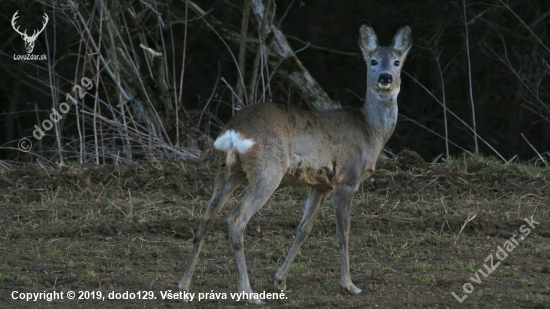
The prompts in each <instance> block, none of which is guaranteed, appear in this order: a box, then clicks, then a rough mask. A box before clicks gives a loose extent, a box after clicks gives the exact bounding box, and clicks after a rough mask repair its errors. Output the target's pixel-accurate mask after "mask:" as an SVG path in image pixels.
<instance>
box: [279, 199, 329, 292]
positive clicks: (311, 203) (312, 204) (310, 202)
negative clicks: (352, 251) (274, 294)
mask: <svg viewBox="0 0 550 309" xmlns="http://www.w3.org/2000/svg"><path fill="white" fill-rule="evenodd" d="M331 192H332V190H330V189H328V190H321V189H316V188H312V189H311V190H310V191H309V196H308V198H307V201H306V205H305V209H304V215H303V217H302V222H301V223H300V225H299V226H298V230H297V231H296V239H294V243H293V244H292V247H291V248H290V251H289V252H288V255H287V257H286V260H285V262H284V263H283V265H282V266H281V268H279V271H277V274H275V277H273V285H274V286H275V287H276V288H277V290H279V289H280V290H286V278H287V276H288V272H289V270H290V265H292V262H293V261H294V258H295V257H296V255H297V254H298V251H300V247H301V246H302V244H303V243H304V241H305V240H306V238H307V236H308V235H309V233H310V232H311V229H312V227H313V224H314V223H315V220H316V218H317V213H318V212H319V208H320V206H321V205H322V204H323V203H324V202H325V200H326V199H327V197H328V196H329V195H330V193H331Z"/></svg>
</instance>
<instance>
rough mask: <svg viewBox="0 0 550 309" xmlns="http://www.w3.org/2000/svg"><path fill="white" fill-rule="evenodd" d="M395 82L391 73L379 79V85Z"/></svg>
mask: <svg viewBox="0 0 550 309" xmlns="http://www.w3.org/2000/svg"><path fill="white" fill-rule="evenodd" d="M392 81H393V76H392V75H391V74H390V73H382V74H380V76H379V77H378V83H380V84H391V82H392Z"/></svg>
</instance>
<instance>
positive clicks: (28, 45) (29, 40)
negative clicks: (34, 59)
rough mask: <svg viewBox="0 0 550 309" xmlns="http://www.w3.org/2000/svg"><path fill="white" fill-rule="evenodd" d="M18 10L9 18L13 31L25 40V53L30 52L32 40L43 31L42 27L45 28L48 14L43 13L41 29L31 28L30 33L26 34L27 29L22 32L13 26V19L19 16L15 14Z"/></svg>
mask: <svg viewBox="0 0 550 309" xmlns="http://www.w3.org/2000/svg"><path fill="white" fill-rule="evenodd" d="M18 12H19V11H16V12H15V14H13V17H12V19H11V26H12V27H13V30H15V32H17V33H19V34H20V35H21V37H22V38H23V40H24V41H25V49H26V50H27V53H28V54H30V53H32V50H33V49H34V41H36V38H37V37H38V35H39V34H40V33H42V31H44V28H46V25H47V24H48V20H49V18H48V14H46V13H44V21H43V22H42V29H40V30H39V31H38V32H36V30H33V32H32V35H31V36H28V35H27V29H25V31H24V32H21V31H19V27H17V28H15V20H16V19H18V18H19V16H17V13H18Z"/></svg>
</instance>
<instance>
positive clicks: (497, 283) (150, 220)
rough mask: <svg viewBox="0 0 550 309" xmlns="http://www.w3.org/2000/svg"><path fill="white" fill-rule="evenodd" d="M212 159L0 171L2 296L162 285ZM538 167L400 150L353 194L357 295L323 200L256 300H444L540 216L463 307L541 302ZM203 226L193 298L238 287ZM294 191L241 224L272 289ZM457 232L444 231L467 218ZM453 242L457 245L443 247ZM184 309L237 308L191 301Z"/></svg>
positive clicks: (299, 193) (542, 231)
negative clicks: (274, 296)
mask: <svg viewBox="0 0 550 309" xmlns="http://www.w3.org/2000/svg"><path fill="white" fill-rule="evenodd" d="M214 171H215V165H214V163H213V162H212V160H205V161H203V162H200V163H187V162H158V163H155V164H142V165H108V166H95V165H71V166H66V167H62V168H61V169H59V170H54V169H48V168H41V167H36V166H32V167H25V168H21V169H18V170H16V171H13V172H2V173H0V207H1V209H2V212H1V213H0V252H2V253H1V255H2V256H1V258H0V260H1V261H2V262H1V263H0V286H1V287H2V290H4V291H8V292H9V291H12V290H18V291H25V292H37V291H38V292H40V291H44V290H47V291H49V290H58V291H69V290H100V291H103V293H104V294H105V295H106V293H108V292H110V291H117V292H124V291H133V292H136V291H140V290H153V291H155V293H156V295H157V297H159V298H160V294H159V291H166V290H169V289H171V290H175V289H176V283H177V282H178V281H179V279H180V277H181V276H182V275H183V270H184V267H185V264H186V261H187V254H188V253H189V252H190V250H191V246H192V244H191V241H190V240H191V239H192V237H193V233H194V230H195V229H196V228H197V226H198V223H199V220H200V218H201V216H202V213H203V212H204V209H205V207H206V205H207V203H208V200H209V198H210V195H211V191H212V184H213V179H214V174H213V173H214ZM548 175H549V174H548V169H547V168H546V169H545V168H539V167H535V166H529V165H520V164H515V163H514V164H509V165H502V164H499V163H497V162H495V161H493V160H490V159H486V158H479V157H466V158H456V159H452V160H450V161H449V162H448V163H446V164H441V165H435V166H427V165H426V164H425V163H424V162H423V161H421V160H419V158H418V157H417V156H416V155H415V154H414V153H411V152H402V153H401V154H400V155H399V156H398V157H396V158H394V159H388V160H386V161H384V162H381V163H380V164H379V169H378V171H377V172H376V173H375V175H374V176H373V177H372V179H370V180H369V181H366V182H365V183H364V184H363V185H362V186H361V188H360V189H359V191H358V192H357V194H356V196H355V200H354V207H353V210H352V236H351V238H350V258H351V261H352V268H351V272H352V276H353V278H354V281H355V282H356V284H357V285H358V286H360V287H362V288H366V292H367V296H366V297H353V296H348V295H344V294H342V293H341V292H340V290H339V267H340V266H339V255H338V251H337V250H338V243H337V240H336V238H335V236H334V232H335V228H336V225H335V218H334V214H333V211H332V205H331V203H330V201H328V202H327V203H326V204H325V205H323V206H322V210H321V213H320V216H319V221H318V222H317V223H316V225H315V227H314V230H313V231H312V233H311V235H310V237H309V239H308V240H307V242H306V243H305V244H304V246H303V248H302V251H301V253H300V254H299V255H298V257H297V258H296V262H295V264H294V265H293V266H292V269H291V272H290V276H289V279H288V284H287V287H288V289H289V291H288V292H287V293H286V294H287V296H288V299H287V300H275V301H270V302H269V303H268V305H267V306H266V308H303V307H311V308H331V307H336V306H338V307H346V308H365V307H366V306H367V307H368V306H372V307H373V306H375V305H378V306H379V307H383V308H394V307H395V308H398V307H399V308H402V307H403V306H405V305H404V304H406V306H409V307H424V308H446V307H451V308H454V307H457V306H458V302H457V301H456V300H455V299H454V298H453V297H452V296H451V294H450V292H453V291H454V292H455V293H456V294H457V295H459V296H460V295H462V294H464V293H463V291H462V285H463V284H464V283H466V282H471V281H470V279H469V278H470V277H472V276H473V274H474V272H475V271H476V270H477V269H480V268H482V265H483V263H484V259H485V258H486V257H487V255H488V254H490V253H492V252H495V249H496V247H497V246H502V244H503V243H504V241H506V240H507V239H508V238H510V237H511V236H512V234H513V233H514V232H515V231H517V230H518V228H519V227H520V226H521V225H522V224H525V223H524V222H523V218H525V217H530V216H531V215H533V216H534V218H535V219H536V220H537V221H539V222H541V223H540V225H538V226H537V228H536V229H535V230H534V231H533V233H531V234H530V235H529V236H528V237H527V238H526V239H525V240H524V241H522V243H521V245H520V246H519V247H518V248H516V249H515V250H514V251H513V252H512V253H511V254H510V256H509V257H508V258H507V259H506V260H505V261H503V262H502V265H500V266H499V268H498V270H497V271H496V272H494V273H493V274H491V275H490V276H488V277H487V278H482V284H480V285H478V284H474V287H475V290H474V292H473V293H472V294H469V297H468V298H467V299H466V300H465V303H463V305H465V306H467V307H477V308H489V307H490V308H495V307H497V308H498V307H500V308H506V307H520V306H523V307H529V308H545V307H544V306H546V305H545V304H548V302H549V301H550V298H549V284H548V273H549V272H550V268H549V266H550V265H549V264H548V259H549V258H550V251H549V250H548V248H547V247H545V245H546V246H547V245H548V244H549V243H550V240H549V237H550V229H549V223H550V220H549V219H548V217H549V210H550V207H549V200H548V196H550V194H549V193H550V186H549V181H548V179H549V178H548ZM241 195H242V190H240V191H238V192H236V194H235V195H234V197H232V198H231V200H230V202H229V205H228V207H226V209H224V211H223V213H222V215H221V216H220V218H219V220H217V222H216V223H215V228H214V231H213V232H212V233H211V234H210V235H209V238H208V240H207V243H206V245H205V246H204V249H203V251H202V255H201V259H200V261H199V264H198V266H197V271H196V275H195V277H194V282H193V284H192V289H193V291H194V292H210V290H214V291H216V292H226V293H230V292H235V290H236V266H235V262H234V256H233V252H232V249H231V247H230V245H229V241H228V234H227V224H226V222H225V220H224V218H222V217H225V216H226V215H227V213H228V212H229V211H230V210H231V209H232V208H233V205H235V203H236V202H237V200H238V199H239V197H240V196H241ZM306 197H307V189H305V188H287V187H283V188H280V189H279V190H278V191H276V193H275V194H274V195H273V197H272V198H271V199H270V200H269V201H268V203H267V204H266V205H265V206H264V207H263V208H262V209H261V210H260V211H259V212H258V214H256V216H255V217H254V218H253V219H252V220H251V222H250V224H249V226H248V229H247V232H246V236H245V246H246V251H247V262H248V264H249V272H250V277H251V283H252V285H253V288H254V289H255V291H257V292H261V291H264V290H266V291H270V292H275V291H274V290H273V288H272V287H271V283H270V280H269V278H270V277H271V276H272V275H273V274H274V273H275V272H276V271H277V269H278V267H279V266H280V265H281V264H282V262H283V261H284V258H285V256H286V253H287V252H288V250H289V248H290V245H291V243H292V241H293V237H294V234H295V229H296V227H297V226H298V223H299V220H300V218H301V215H302V207H303V203H304V201H305V199H306ZM472 214H476V218H475V219H474V220H472V221H471V222H469V223H467V224H466V226H465V227H464V230H463V232H462V234H461V235H460V237H459V238H458V240H457V235H458V232H459V231H460V229H461V228H462V226H463V224H464V221H465V220H466V219H467V218H468V217H469V216H471V215H472ZM455 240H456V245H454V242H455ZM0 302H2V303H4V305H0V308H8V307H9V308H13V307H14V306H21V307H25V306H27V305H29V306H30V305H32V307H33V308H35V307H36V306H38V307H55V308H69V307H74V304H75V303H74V302H69V301H62V302H52V303H47V302H37V303H33V304H30V303H29V304H27V303H23V302H16V301H13V300H11V297H10V295H9V293H0ZM106 304H108V305H109V307H116V308H119V307H120V308H127V307H128V306H130V307H147V308H150V307H157V308H176V307H181V305H182V304H179V303H176V302H174V301H166V300H165V301H161V300H156V301H149V302H145V301H143V300H142V301H118V302H105V303H99V302H97V301H91V300H90V301H82V302H80V303H79V305H80V306H83V307H86V308H88V307H104V306H105V305H106ZM192 305H193V307H196V308H211V307H213V306H214V307H217V306H222V307H235V306H238V307H240V306H242V305H240V303H237V302H235V301H231V300H227V301H202V302H194V303H192Z"/></svg>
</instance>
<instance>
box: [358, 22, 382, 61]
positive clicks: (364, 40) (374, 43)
mask: <svg viewBox="0 0 550 309" xmlns="http://www.w3.org/2000/svg"><path fill="white" fill-rule="evenodd" d="M359 47H361V51H362V52H363V57H364V58H365V60H367V58H368V55H369V54H371V53H372V52H373V51H374V50H375V49H377V48H378V37H377V36H376V33H374V30H373V29H372V27H370V26H369V25H367V24H366V23H365V22H363V24H362V25H361V27H360V28H359Z"/></svg>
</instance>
